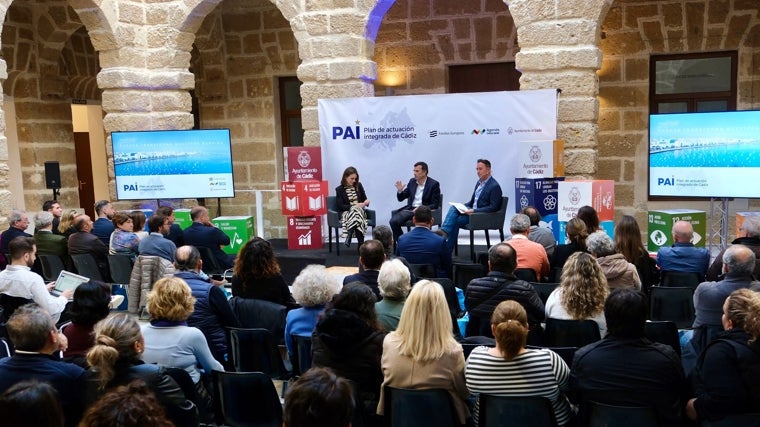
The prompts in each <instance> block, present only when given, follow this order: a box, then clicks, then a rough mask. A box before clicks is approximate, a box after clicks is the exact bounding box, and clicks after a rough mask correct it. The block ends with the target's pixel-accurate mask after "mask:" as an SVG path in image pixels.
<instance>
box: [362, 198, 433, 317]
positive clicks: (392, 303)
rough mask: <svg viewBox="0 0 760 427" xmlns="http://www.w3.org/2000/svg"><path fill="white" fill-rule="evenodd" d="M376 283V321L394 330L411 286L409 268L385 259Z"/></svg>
mask: <svg viewBox="0 0 760 427" xmlns="http://www.w3.org/2000/svg"><path fill="white" fill-rule="evenodd" d="M420 208H421V207H420ZM420 208H418V210H419V209H420ZM415 215H416V213H415ZM410 234H411V233H410ZM406 235H407V236H408V235H409V234H406ZM402 237H403V236H402ZM439 237H440V236H439ZM377 284H378V286H379V288H380V295H382V296H383V299H382V301H378V302H376V303H375V313H377V321H378V322H380V326H382V327H383V329H385V330H386V331H389V332H390V331H394V330H396V327H397V326H398V321H399V319H401V310H402V309H403V308H404V302H405V301H406V297H407V295H409V290H410V289H411V286H412V284H411V282H410V280H409V270H408V269H407V268H406V267H405V266H404V264H402V263H401V261H399V260H397V259H392V260H390V261H385V262H384V263H383V266H382V267H380V274H379V275H378V276H377Z"/></svg>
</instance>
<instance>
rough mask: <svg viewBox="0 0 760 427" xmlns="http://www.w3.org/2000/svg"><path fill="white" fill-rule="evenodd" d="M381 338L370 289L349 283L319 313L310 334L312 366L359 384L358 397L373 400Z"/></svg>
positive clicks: (378, 380) (379, 378) (378, 378)
mask: <svg viewBox="0 0 760 427" xmlns="http://www.w3.org/2000/svg"><path fill="white" fill-rule="evenodd" d="M383 338H385V332H383V331H382V330H381V329H380V326H379V325H378V323H377V315H376V314H375V297H374V294H373V293H372V290H371V289H370V288H369V287H368V286H366V285H364V284H361V283H349V284H347V285H345V286H343V289H341V291H340V293H339V294H337V295H335V296H334V297H333V299H332V301H330V303H328V304H327V307H326V308H325V311H324V313H322V315H320V316H319V320H318V321H317V325H316V327H315V328H314V333H313V334H312V336H311V350H312V366H317V367H327V368H331V369H332V370H334V371H335V373H336V374H337V375H338V376H341V377H343V378H347V379H349V380H351V381H353V382H354V383H355V384H356V385H357V387H359V391H360V392H361V395H362V400H364V401H370V402H376V401H377V399H378V391H379V390H380V383H382V381H383V374H382V372H381V371H380V355H381V354H382V348H383Z"/></svg>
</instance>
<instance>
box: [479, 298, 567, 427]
mask: <svg viewBox="0 0 760 427" xmlns="http://www.w3.org/2000/svg"><path fill="white" fill-rule="evenodd" d="M528 329H529V326H528V316H527V314H526V313H525V309H524V308H523V307H522V306H521V305H520V304H519V303H518V302H516V301H502V302H501V303H500V304H499V305H498V306H496V310H494V312H493V316H492V317H491V330H492V331H493V334H494V336H495V337H496V347H477V348H475V349H473V350H472V353H471V354H470V357H468V358H467V366H466V367H465V371H464V376H465V379H466V380H467V388H468V389H469V390H470V393H472V394H473V395H475V396H478V395H479V394H481V393H485V394H488V395H494V396H542V397H545V398H546V399H548V400H549V402H551V405H552V408H553V409H554V416H555V418H556V420H557V425H559V426H564V425H566V424H567V423H568V421H569V420H570V417H571V415H572V412H571V410H570V405H569V404H568V402H567V398H565V396H564V394H563V393H562V392H561V390H562V389H564V388H565V387H566V386H567V382H568V378H569V375H570V368H568V367H567V364H565V362H564V361H563V360H562V358H561V357H559V356H558V355H557V353H555V352H553V351H551V350H549V349H538V350H533V349H527V348H525V344H526V342H527V339H528ZM479 404H480V399H479V398H478V399H477V400H476V401H475V408H474V411H473V421H474V423H475V425H477V424H478V412H479Z"/></svg>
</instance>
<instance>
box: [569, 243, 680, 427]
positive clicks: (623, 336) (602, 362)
mask: <svg viewBox="0 0 760 427" xmlns="http://www.w3.org/2000/svg"><path fill="white" fill-rule="evenodd" d="M587 256H588V255H587ZM604 314H605V318H606V319H607V327H608V331H609V333H608V334H607V336H606V337H604V339H602V340H600V341H597V342H595V343H593V344H589V345H587V346H585V347H582V348H581V349H579V350H578V351H577V352H576V353H575V357H574V359H573V366H572V370H571V372H570V398H571V400H572V401H573V402H575V403H578V404H580V405H581V412H580V414H579V415H580V418H581V423H580V425H585V424H584V420H585V418H586V417H587V415H588V413H587V411H586V408H585V405H584V404H586V403H588V402H589V401H594V402H599V403H603V404H607V405H618V406H645V407H651V408H653V409H654V410H655V412H656V414H657V419H658V423H657V425H661V426H679V425H681V414H682V408H683V404H684V402H685V401H684V400H683V397H684V396H685V393H686V390H687V382H686V380H685V377H684V373H683V369H682V368H681V364H680V362H679V360H678V354H677V353H676V352H675V350H673V348H671V347H670V346H668V345H665V344H660V343H654V342H651V341H649V340H648V339H647V338H646V337H645V335H644V324H645V323H646V321H647V316H648V314H649V309H648V304H647V297H646V295H644V294H643V293H642V292H640V291H636V290H633V289H615V290H613V291H612V293H611V294H610V296H609V298H607V301H606V303H605V304H604Z"/></svg>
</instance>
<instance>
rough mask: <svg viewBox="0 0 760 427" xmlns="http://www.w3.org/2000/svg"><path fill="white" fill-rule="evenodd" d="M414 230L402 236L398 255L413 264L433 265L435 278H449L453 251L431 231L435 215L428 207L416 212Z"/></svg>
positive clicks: (418, 209)
mask: <svg viewBox="0 0 760 427" xmlns="http://www.w3.org/2000/svg"><path fill="white" fill-rule="evenodd" d="M412 222H414V228H413V229H412V231H410V232H409V233H407V234H405V235H403V236H401V238H399V240H398V243H397V244H396V254H397V255H399V256H401V257H404V259H406V260H407V261H409V262H410V263H412V264H432V265H433V267H434V268H435V274H436V276H435V277H449V270H451V251H449V250H448V249H447V248H446V239H444V238H443V237H441V236H439V235H438V234H436V233H433V232H432V231H430V227H432V226H433V213H432V212H431V211H430V208H429V207H427V206H424V205H423V206H420V207H418V208H416V209H415V210H414V215H413V217H412Z"/></svg>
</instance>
